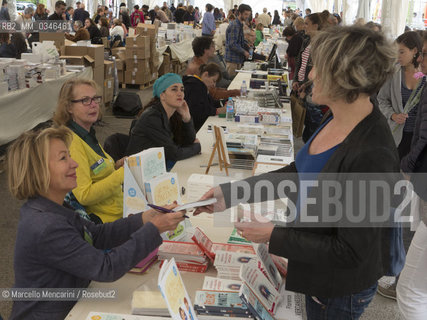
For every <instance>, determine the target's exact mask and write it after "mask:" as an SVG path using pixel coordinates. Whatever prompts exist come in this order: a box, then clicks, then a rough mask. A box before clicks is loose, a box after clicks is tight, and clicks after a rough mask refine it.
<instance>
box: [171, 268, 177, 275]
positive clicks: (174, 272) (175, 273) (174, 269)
mask: <svg viewBox="0 0 427 320" xmlns="http://www.w3.org/2000/svg"><path fill="white" fill-rule="evenodd" d="M172 271H173V274H174V275H175V276H176V275H177V274H178V273H177V272H176V268H175V266H173V267H172Z"/></svg>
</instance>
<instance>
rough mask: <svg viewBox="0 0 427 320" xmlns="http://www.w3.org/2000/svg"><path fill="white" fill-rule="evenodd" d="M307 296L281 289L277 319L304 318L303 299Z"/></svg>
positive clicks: (293, 319) (296, 319)
mask: <svg viewBox="0 0 427 320" xmlns="http://www.w3.org/2000/svg"><path fill="white" fill-rule="evenodd" d="M304 298H305V296H304V295H302V294H298V293H295V292H292V291H288V290H286V289H285V286H282V288H281V289H280V299H281V301H280V302H279V305H278V306H277V309H276V313H275V315H274V316H275V317H276V318H277V320H302V319H303V300H304Z"/></svg>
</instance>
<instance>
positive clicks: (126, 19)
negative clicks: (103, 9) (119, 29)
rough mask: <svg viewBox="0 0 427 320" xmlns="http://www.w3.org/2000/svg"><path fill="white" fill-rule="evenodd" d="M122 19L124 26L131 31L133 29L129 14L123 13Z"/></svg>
mask: <svg viewBox="0 0 427 320" xmlns="http://www.w3.org/2000/svg"><path fill="white" fill-rule="evenodd" d="M121 17H122V22H123V24H124V25H125V26H126V29H129V28H130V27H131V23H130V17H129V14H127V13H122V14H121Z"/></svg>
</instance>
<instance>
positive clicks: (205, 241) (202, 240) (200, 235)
mask: <svg viewBox="0 0 427 320" xmlns="http://www.w3.org/2000/svg"><path fill="white" fill-rule="evenodd" d="M191 239H192V240H193V241H194V243H196V244H197V245H198V246H199V248H200V249H201V250H202V251H203V252H204V254H205V255H206V257H208V258H209V259H210V260H211V261H212V262H214V260H215V254H216V252H217V251H220V250H221V251H227V252H240V253H249V254H255V250H254V248H253V247H252V246H251V245H241V244H229V243H214V242H212V240H211V239H209V237H208V236H207V235H206V234H205V233H204V232H203V230H202V229H200V228H198V227H196V228H195V229H194V234H193V237H192V238H191Z"/></svg>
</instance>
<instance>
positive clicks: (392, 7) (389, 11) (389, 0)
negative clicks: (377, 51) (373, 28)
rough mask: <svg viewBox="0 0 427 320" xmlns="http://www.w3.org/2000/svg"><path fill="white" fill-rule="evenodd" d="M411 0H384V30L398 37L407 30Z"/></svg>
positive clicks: (389, 34) (382, 11) (382, 15)
mask: <svg viewBox="0 0 427 320" xmlns="http://www.w3.org/2000/svg"><path fill="white" fill-rule="evenodd" d="M408 6H409V0H383V4H382V8H381V20H382V21H381V24H382V27H383V32H384V33H385V34H386V35H387V36H388V37H390V38H393V39H394V38H396V37H398V36H399V35H400V34H402V33H403V32H404V31H405V25H406V16H407V12H408Z"/></svg>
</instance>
